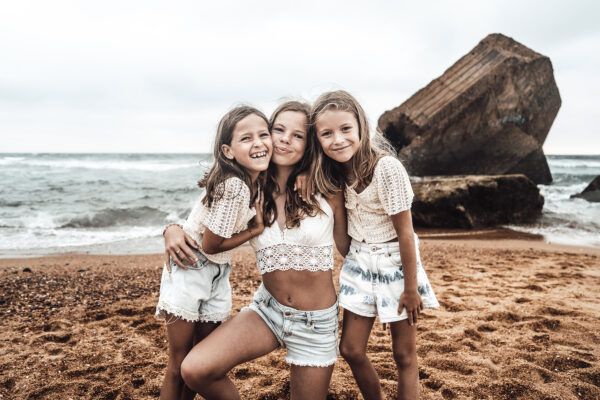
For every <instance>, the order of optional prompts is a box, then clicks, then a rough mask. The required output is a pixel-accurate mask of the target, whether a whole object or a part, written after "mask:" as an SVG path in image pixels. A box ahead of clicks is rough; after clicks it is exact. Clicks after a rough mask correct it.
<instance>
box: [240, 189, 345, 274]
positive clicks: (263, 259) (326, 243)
mask: <svg viewBox="0 0 600 400" xmlns="http://www.w3.org/2000/svg"><path fill="white" fill-rule="evenodd" d="M316 197H317V201H318V202H319V207H320V208H321V210H323V213H317V214H316V215H315V216H313V217H311V216H306V217H304V218H303V219H302V220H301V221H300V226H297V227H294V228H283V230H282V229H280V228H279V225H278V224H277V221H275V222H274V223H273V225H271V226H268V227H265V230H264V231H263V233H261V234H260V235H258V236H256V237H255V238H253V239H252V240H250V245H251V246H252V248H253V249H254V251H255V252H256V266H257V267H258V271H259V272H260V274H261V275H262V274H265V273H267V272H272V271H275V270H281V271H286V270H288V269H295V270H297V271H304V270H309V271H313V272H314V271H327V270H329V269H333V224H334V219H333V210H332V209H331V207H330V206H329V203H328V202H327V200H326V199H325V198H324V197H323V196H321V195H319V194H318V195H316Z"/></svg>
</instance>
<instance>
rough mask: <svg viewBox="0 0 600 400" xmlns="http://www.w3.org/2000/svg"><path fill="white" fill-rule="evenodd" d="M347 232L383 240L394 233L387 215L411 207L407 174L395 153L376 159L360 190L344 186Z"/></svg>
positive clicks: (369, 240) (373, 240)
mask: <svg viewBox="0 0 600 400" xmlns="http://www.w3.org/2000/svg"><path fill="white" fill-rule="evenodd" d="M345 194H346V209H347V210H348V234H349V235H350V237H352V238H353V239H355V240H358V241H359V242H366V243H384V242H388V241H390V240H392V239H395V238H396V237H397V235H396V231H395V229H394V225H393V223H392V219H391V218H390V217H389V216H390V215H394V214H398V213H399V212H402V211H406V210H410V207H411V205H412V200H413V197H414V194H413V190H412V187H411V186H410V180H409V179H408V174H407V173H406V169H404V166H403V165H402V163H401V162H400V161H399V160H398V159H397V158H395V157H392V156H385V157H382V158H380V159H379V160H378V162H377V165H376V166H375V171H374V172H373V179H372V180H371V183H370V184H369V186H367V187H366V188H365V189H364V190H363V191H362V192H360V193H356V191H355V190H354V189H353V188H350V187H346V193H345Z"/></svg>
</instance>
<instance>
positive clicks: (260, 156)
mask: <svg viewBox="0 0 600 400" xmlns="http://www.w3.org/2000/svg"><path fill="white" fill-rule="evenodd" d="M266 155H267V152H266V151H263V152H260V153H255V154H250V158H262V157H266Z"/></svg>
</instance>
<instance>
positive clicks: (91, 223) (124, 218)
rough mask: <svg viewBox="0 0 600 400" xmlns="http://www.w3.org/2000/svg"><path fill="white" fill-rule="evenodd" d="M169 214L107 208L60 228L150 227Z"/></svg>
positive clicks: (145, 210) (144, 207) (136, 209)
mask: <svg viewBox="0 0 600 400" xmlns="http://www.w3.org/2000/svg"><path fill="white" fill-rule="evenodd" d="M168 215H169V213H167V212H164V211H161V210H159V209H157V208H154V207H148V206H143V207H132V208H108V209H104V210H101V211H99V212H96V213H94V214H92V215H83V216H77V217H74V218H72V219H71V220H69V221H68V222H67V223H64V224H62V225H61V226H60V228H106V227H111V226H151V225H160V224H163V223H164V222H165V219H166V217H167V216H168Z"/></svg>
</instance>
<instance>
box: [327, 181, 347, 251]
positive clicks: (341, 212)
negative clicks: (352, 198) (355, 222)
mask: <svg viewBox="0 0 600 400" xmlns="http://www.w3.org/2000/svg"><path fill="white" fill-rule="evenodd" d="M327 202H328V203H329V205H330V206H331V209H332V210H333V240H334V241H335V247H336V248H337V249H338V251H339V252H340V254H341V255H342V257H346V254H348V250H349V249H350V236H348V220H347V218H346V206H345V199H344V192H343V191H340V192H338V193H336V194H335V195H333V196H332V197H330V198H328V199H327Z"/></svg>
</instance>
